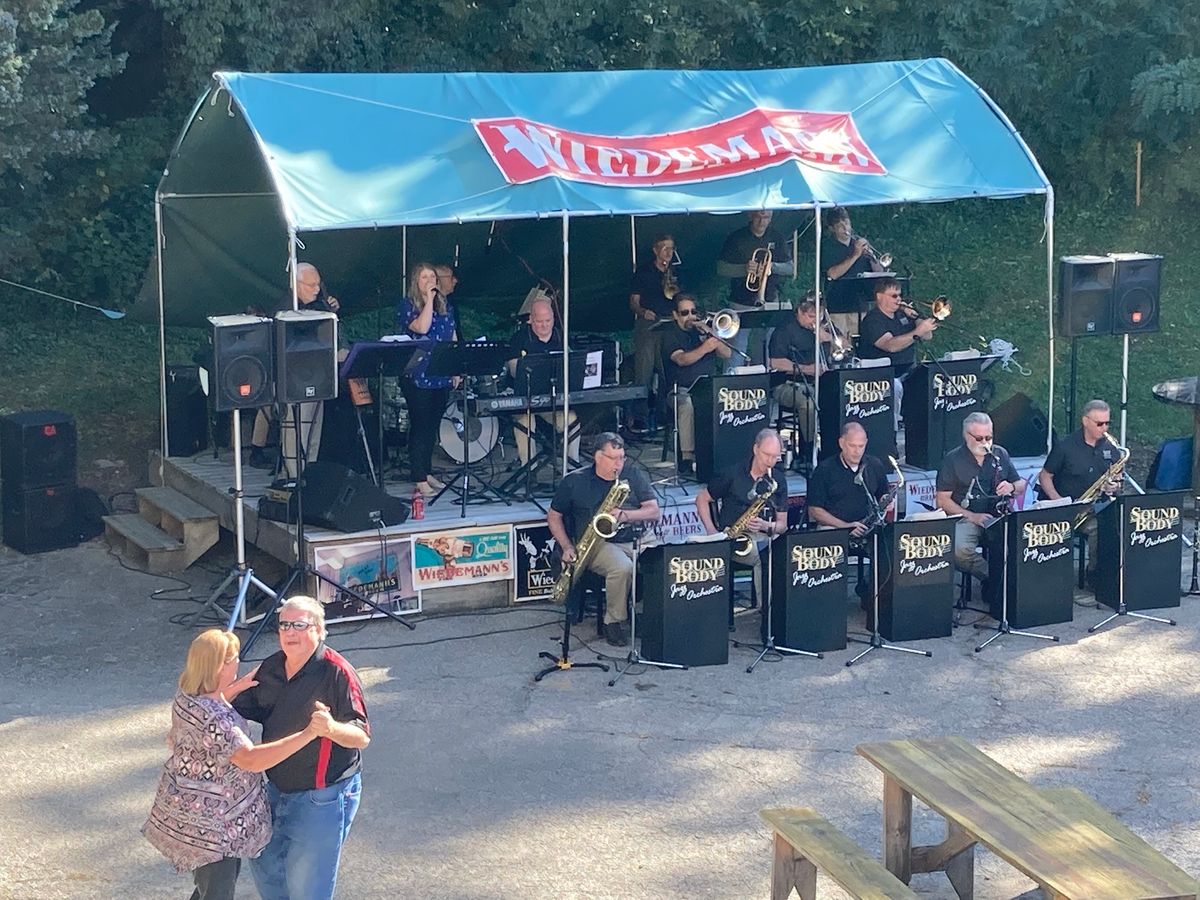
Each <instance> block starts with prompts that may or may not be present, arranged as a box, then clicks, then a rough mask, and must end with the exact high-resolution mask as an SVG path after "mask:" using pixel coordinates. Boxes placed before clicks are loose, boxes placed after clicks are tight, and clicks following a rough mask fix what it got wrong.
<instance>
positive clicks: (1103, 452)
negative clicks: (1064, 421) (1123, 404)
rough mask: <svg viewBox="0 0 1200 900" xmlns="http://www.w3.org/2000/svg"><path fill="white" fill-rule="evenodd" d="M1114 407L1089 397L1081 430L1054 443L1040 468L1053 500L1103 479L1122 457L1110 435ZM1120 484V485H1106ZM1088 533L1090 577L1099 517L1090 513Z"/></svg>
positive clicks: (1044, 490) (1041, 487) (1041, 488)
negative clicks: (1112, 408)
mask: <svg viewBox="0 0 1200 900" xmlns="http://www.w3.org/2000/svg"><path fill="white" fill-rule="evenodd" d="M1111 418H1112V411H1111V410H1110V409H1109V406H1108V404H1107V403H1105V402H1104V401H1103V400H1089V401H1088V402H1087V403H1086V404H1085V405H1084V407H1083V417H1082V418H1081V419H1080V425H1081V427H1080V428H1079V430H1078V431H1073V432H1071V433H1070V434H1068V435H1066V436H1065V437H1063V438H1060V439H1059V440H1058V441H1057V442H1055V444H1054V448H1053V449H1052V450H1051V451H1050V455H1049V456H1047V457H1046V464H1045V465H1044V466H1042V470H1041V471H1040V472H1038V492H1039V493H1040V494H1041V495H1042V496H1044V497H1046V498H1047V499H1049V500H1057V499H1058V498H1059V497H1071V498H1073V499H1077V498H1079V497H1081V496H1083V495H1084V493H1085V492H1086V491H1087V490H1088V488H1090V487H1091V486H1092V485H1094V484H1095V483H1096V482H1097V481H1099V480H1100V479H1101V478H1102V477H1103V476H1104V474H1105V473H1106V472H1107V471H1108V470H1109V468H1110V467H1111V466H1112V465H1113V464H1114V463H1115V462H1116V461H1117V460H1118V458H1119V457H1120V454H1119V453H1118V451H1117V448H1116V447H1115V446H1114V445H1113V443H1112V441H1110V440H1109V439H1108V438H1107V437H1106V435H1107V434H1108V426H1109V422H1110V420H1111ZM1101 487H1102V488H1103V487H1108V488H1119V487H1120V485H1119V484H1117V485H1102V486H1101ZM1079 530H1080V531H1081V532H1083V534H1084V535H1086V536H1087V567H1086V568H1087V571H1086V575H1085V577H1086V579H1087V580H1088V581H1090V580H1092V578H1093V576H1094V575H1095V574H1096V518H1095V516H1089V517H1088V518H1087V519H1086V520H1084V523H1083V524H1082V525H1080V526H1079Z"/></svg>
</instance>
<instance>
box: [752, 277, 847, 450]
mask: <svg viewBox="0 0 1200 900" xmlns="http://www.w3.org/2000/svg"><path fill="white" fill-rule="evenodd" d="M820 340H821V343H823V344H825V343H830V342H831V341H833V335H832V334H831V333H830V332H829V331H828V329H824V328H822V329H821V337H820ZM767 357H768V359H769V361H770V366H771V370H772V371H774V372H786V373H788V374H789V375H791V376H792V378H791V380H790V381H787V382H785V383H783V384H781V385H779V387H777V388H776V389H775V401H776V402H777V403H778V404H779V405H780V406H781V407H783V408H785V409H791V410H793V411H794V412H795V414H796V420H797V423H798V424H799V425H800V428H801V431H802V432H803V433H804V436H805V438H806V439H807V440H812V437H813V434H814V429H813V427H812V426H813V413H814V411H815V410H816V403H815V402H814V401H813V393H812V381H811V379H812V377H813V376H814V375H815V374H816V372H817V308H816V304H815V303H813V301H812V300H811V299H809V298H808V297H805V298H804V299H803V300H801V301H800V302H799V303H798V304H796V316H795V318H794V319H792V320H791V321H789V322H788V323H787V324H786V325H783V326H781V327H779V328H776V329H775V331H773V332H772V333H771V341H770V343H769V345H768V350H767Z"/></svg>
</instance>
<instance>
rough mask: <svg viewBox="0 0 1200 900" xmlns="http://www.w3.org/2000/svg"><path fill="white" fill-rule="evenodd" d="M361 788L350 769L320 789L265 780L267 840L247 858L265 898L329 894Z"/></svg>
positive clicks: (311, 898)
mask: <svg viewBox="0 0 1200 900" xmlns="http://www.w3.org/2000/svg"><path fill="white" fill-rule="evenodd" d="M361 794H362V776H361V775H357V774H356V775H352V776H351V777H349V778H347V779H346V780H344V781H339V782H338V783H337V784H331V785H329V787H324V788H321V789H319V790H312V791H299V792H297V793H294V794H285V793H282V792H281V791H279V790H278V789H277V788H276V787H275V785H273V784H271V783H270V782H267V797H268V798H269V799H270V801H271V824H272V827H273V828H274V833H273V834H272V835H271V843H269V844H268V845H267V849H265V850H264V851H263V852H262V855H261V856H259V857H258V859H255V860H251V862H250V871H251V872H253V873H254V885H255V887H257V888H258V893H259V894H260V895H261V896H262V898H263V900H329V898H331V897H333V889H334V887H335V886H336V885H337V870H338V861H339V860H340V859H341V856H342V842H343V841H344V840H346V835H348V834H349V833H350V825H351V824H352V823H353V822H354V814H355V813H356V812H358V802H359V799H360V796H361Z"/></svg>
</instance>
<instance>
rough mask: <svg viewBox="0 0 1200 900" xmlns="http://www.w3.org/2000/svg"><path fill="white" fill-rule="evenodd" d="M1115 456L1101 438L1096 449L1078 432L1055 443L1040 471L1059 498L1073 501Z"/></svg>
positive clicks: (1116, 457)
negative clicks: (1069, 498) (1046, 476)
mask: <svg viewBox="0 0 1200 900" xmlns="http://www.w3.org/2000/svg"><path fill="white" fill-rule="evenodd" d="M1119 456H1120V454H1119V453H1118V452H1117V448H1116V447H1114V446H1113V445H1112V444H1111V443H1110V442H1109V441H1106V440H1105V439H1104V438H1101V439H1100V440H1099V441H1097V442H1096V446H1094V447H1092V446H1089V445H1088V442H1087V441H1085V440H1084V439H1083V429H1082V428H1080V429H1079V430H1078V431H1073V432H1071V433H1070V434H1068V435H1067V436H1066V437H1063V438H1060V439H1059V440H1058V441H1056V442H1055V444H1054V448H1053V449H1052V450H1051V451H1050V455H1049V456H1047V457H1046V465H1045V467H1044V468H1045V469H1046V471H1047V472H1049V473H1050V476H1051V478H1052V479H1053V481H1054V489H1055V490H1056V491H1058V493H1059V494H1060V495H1061V496H1063V497H1073V498H1077V497H1079V496H1080V495H1081V494H1082V493H1083V492H1084V491H1086V490H1087V489H1088V488H1090V487H1091V486H1092V485H1093V484H1095V483H1096V481H1097V479H1099V478H1100V476H1101V475H1103V474H1104V472H1105V471H1106V470H1107V469H1108V467H1109V466H1111V465H1112V464H1113V463H1115V462H1116V461H1117V459H1118V458H1119Z"/></svg>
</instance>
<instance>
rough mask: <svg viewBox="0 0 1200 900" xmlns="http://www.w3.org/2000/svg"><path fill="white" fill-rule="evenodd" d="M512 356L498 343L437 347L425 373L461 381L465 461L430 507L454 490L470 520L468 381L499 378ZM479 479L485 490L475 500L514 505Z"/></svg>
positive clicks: (492, 485) (480, 342)
mask: <svg viewBox="0 0 1200 900" xmlns="http://www.w3.org/2000/svg"><path fill="white" fill-rule="evenodd" d="M508 355H509V349H508V344H502V343H500V342H498V341H469V342H468V341H454V342H438V343H436V344H434V345H433V351H432V352H431V353H430V355H429V367H428V368H427V369H426V370H425V374H426V375H429V376H430V377H434V378H453V377H458V378H459V379H460V381H459V394H460V397H461V399H462V410H463V427H462V443H463V459H462V462H461V463H460V464H459V467H458V474H457V475H455V476H454V477H453V478H451V479H450V481H448V482H447V483H446V486H445V487H443V488H442V489H441V490H440V491H438V492H437V494H435V495H434V497H433V499H432V500H430V501H429V502H430V504H433V503H436V502H437V501H438V500H440V499H441V496H442V494H444V493H446V491H448V490H450V489H451V488H454V490H455V491H456V492H457V493H458V495H459V501H460V504H461V506H462V512H461V517H462V518H464V519H465V518H466V517H467V503H468V502H469V501H470V499H471V451H470V446H469V445H470V441H471V420H472V418H474V417H473V416H472V415H471V406H470V404H469V403H468V402H467V378H468V376H471V375H495V374H496V373H497V372H499V371H500V370H501V369H503V368H504V363H505V362H507V360H508ZM475 477H476V479H477V480H478V481H479V483H480V485H481V490H480V491H479V493H478V494H477V495H476V497H475V499H476V500H478V501H482V502H485V503H487V502H490V501H489V500H488V494H489V493H491V494H492V495H493V496H495V498H496V499H497V500H501V501H503V503H504V505H505V506H511V505H512V504H511V503H510V502H509V500H508V498H507V497H506V496H504V494H502V493H501V492H500V491H499V490H498V489H497V488H496V486H495V485H494V484H492V483H491V482H490V481H489V480H488V479H487V478H485V477H484V476H483V475H478V474H477V475H476V476H475ZM459 481H462V487H454V486H455V485H456V484H457V483H458V482H459Z"/></svg>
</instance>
